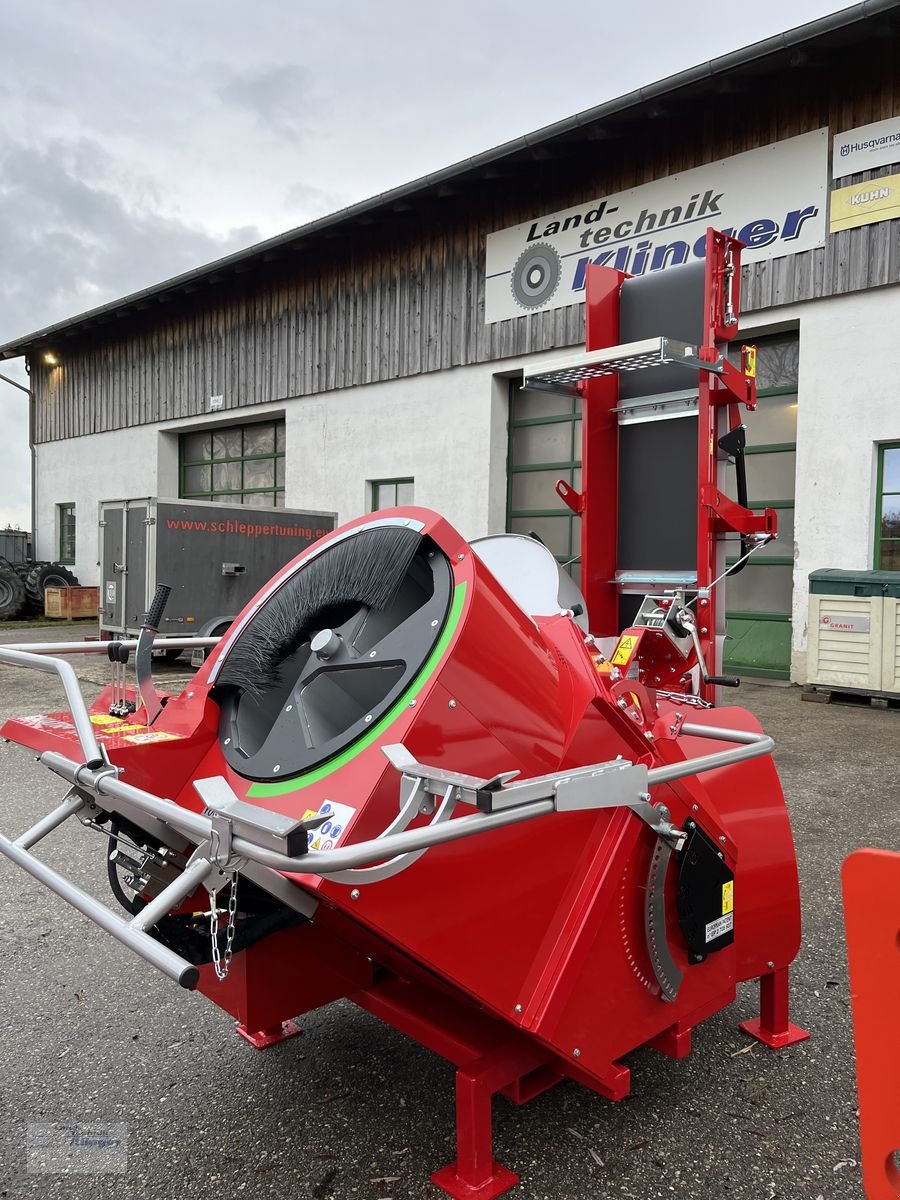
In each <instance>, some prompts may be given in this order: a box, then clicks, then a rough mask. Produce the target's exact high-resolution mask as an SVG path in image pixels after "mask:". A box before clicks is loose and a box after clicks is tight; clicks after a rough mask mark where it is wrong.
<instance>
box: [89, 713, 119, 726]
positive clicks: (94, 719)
mask: <svg viewBox="0 0 900 1200" xmlns="http://www.w3.org/2000/svg"><path fill="white" fill-rule="evenodd" d="M118 723H119V718H118V717H110V716H107V714H106V713H91V724H92V725H118Z"/></svg>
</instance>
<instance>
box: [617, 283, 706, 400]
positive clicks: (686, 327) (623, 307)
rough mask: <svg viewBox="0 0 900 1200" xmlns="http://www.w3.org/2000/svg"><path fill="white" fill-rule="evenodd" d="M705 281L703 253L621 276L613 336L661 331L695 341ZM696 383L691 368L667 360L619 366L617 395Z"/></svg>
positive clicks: (636, 337) (635, 337)
mask: <svg viewBox="0 0 900 1200" xmlns="http://www.w3.org/2000/svg"><path fill="white" fill-rule="evenodd" d="M705 282H706V263H705V261H704V260H703V259H700V260H699V261H697V262H692V263H685V265H684V266H682V267H669V268H668V269H667V270H665V271H651V272H650V274H649V275H639V276H637V278H635V279H626V280H625V282H624V283H623V284H622V291H621V293H620V298H619V341H620V342H639V341H642V340H643V339H644V338H651V337H660V336H663V337H671V338H679V339H680V340H681V341H683V342H690V343H691V344H693V345H695V346H697V345H699V344H700V343H701V341H702V340H703V290H704V287H705ZM696 385H697V372H696V371H695V370H693V368H690V367H682V366H679V365H678V364H677V363H670V364H668V365H667V366H663V367H648V368H647V369H645V370H643V371H626V372H624V373H623V374H622V375H620V376H619V399H620V400H630V399H632V398H633V397H635V396H655V395H657V394H658V393H661V392H678V391H683V390H684V389H685V388H693V387H696Z"/></svg>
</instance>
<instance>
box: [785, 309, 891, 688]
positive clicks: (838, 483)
mask: <svg viewBox="0 0 900 1200" xmlns="http://www.w3.org/2000/svg"><path fill="white" fill-rule="evenodd" d="M803 308H804V314H803V315H802V316H801V324H800V393H799V408H798V414H797V508H796V528H797V532H796V543H797V544H796V551H795V563H796V565H795V571H794V636H793V654H792V678H793V679H794V680H795V682H798V683H805V682H806V680H807V678H808V676H807V673H806V646H807V617H808V576H809V573H810V571H814V570H816V569H818V568H819V567H839V568H842V569H844V570H860V569H867V568H870V567H871V566H872V565H873V557H874V536H875V490H876V470H877V444H878V443H879V442H885V441H895V440H900V333H898V331H900V287H889V288H877V289H873V290H871V291H868V292H859V293H857V294H855V295H852V296H847V297H843V298H840V299H833V300H824V301H819V302H818V303H816V304H810V305H804V306H803ZM806 310H808V311H806Z"/></svg>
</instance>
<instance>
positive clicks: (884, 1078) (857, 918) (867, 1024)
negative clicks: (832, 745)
mask: <svg viewBox="0 0 900 1200" xmlns="http://www.w3.org/2000/svg"><path fill="white" fill-rule="evenodd" d="M842 875H843V884H844V915H845V919H846V924H847V951H848V957H849V963H850V993H851V998H852V1002H853V1028H854V1035H855V1039H856V1077H857V1086H858V1089H859V1127H860V1128H859V1133H860V1144H861V1147H862V1173H863V1187H864V1188H865V1193H866V1196H867V1198H868V1200H897V1197H898V1196H900V1102H898V1095H900V1092H898V1080H900V1033H898V1026H897V1005H898V1000H900V901H898V897H900V854H895V853H892V852H891V851H888V850H857V851H856V853H854V854H851V855H850V857H849V858H848V859H847V860H846V862H845V863H844V868H843V871H842Z"/></svg>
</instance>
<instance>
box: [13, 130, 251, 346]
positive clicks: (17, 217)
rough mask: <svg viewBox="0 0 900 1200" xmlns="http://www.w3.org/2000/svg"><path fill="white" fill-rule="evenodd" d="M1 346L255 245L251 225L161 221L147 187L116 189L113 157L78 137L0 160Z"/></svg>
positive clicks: (16, 149)
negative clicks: (217, 229)
mask: <svg viewBox="0 0 900 1200" xmlns="http://www.w3.org/2000/svg"><path fill="white" fill-rule="evenodd" d="M0 229H5V230H15V237H7V238H5V239H4V245H3V263H4V270H3V272H2V273H0V339H2V340H3V341H8V340H10V338H11V337H12V336H17V335H20V334H24V333H26V332H29V331H30V330H31V329H33V328H35V327H39V326H43V325H47V324H51V323H52V322H53V321H55V320H59V319H62V318H64V317H67V316H71V315H72V314H73V313H75V312H78V311H79V310H81V309H84V308H91V307H93V306H95V305H97V304H102V303H104V302H106V301H108V300H112V299H115V298H116V297H118V296H121V295H124V294H126V293H128V292H132V291H136V290H137V289H139V288H141V287H143V286H147V285H149V284H152V283H156V282H159V280H161V279H165V278H167V277H169V276H171V275H177V274H179V273H180V272H182V271H186V270H189V269H190V268H192V267H196V266H199V265H201V264H202V263H205V262H209V261H212V260H213V259H216V258H219V257H221V256H222V255H224V254H228V253H230V252H231V251H232V250H235V249H237V248H239V247H241V246H246V245H249V244H250V243H252V242H253V241H256V240H258V239H259V236H260V235H259V231H258V230H257V229H256V227H255V226H244V227H242V228H239V229H234V230H232V231H230V232H229V234H227V235H226V236H224V237H218V236H216V235H215V234H212V233H210V232H208V231H206V230H203V229H201V228H198V227H196V226H194V225H191V224H188V223H187V222H184V221H181V220H178V219H177V218H174V217H172V216H168V215H162V214H160V213H159V212H158V211H157V209H156V207H155V204H154V191H153V189H152V188H150V187H148V188H147V189H146V193H145V197H144V198H143V199H141V198H138V199H137V200H135V199H132V198H130V197H129V198H127V199H126V197H125V196H123V195H122V194H121V193H120V191H119V190H117V181H116V178H115V174H114V171H113V167H112V160H111V159H110V157H109V155H108V154H107V152H106V151H105V150H104V148H103V147H102V146H100V145H99V144H98V143H96V142H94V141H92V140H91V139H86V138H81V139H78V140H77V141H75V142H65V141H61V140H58V141H55V142H52V143H50V144H48V145H46V146H44V147H42V148H41V149H37V148H35V147H32V146H26V145H22V144H14V145H12V146H11V147H9V148H8V149H7V150H6V153H5V154H3V155H2V156H0Z"/></svg>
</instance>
